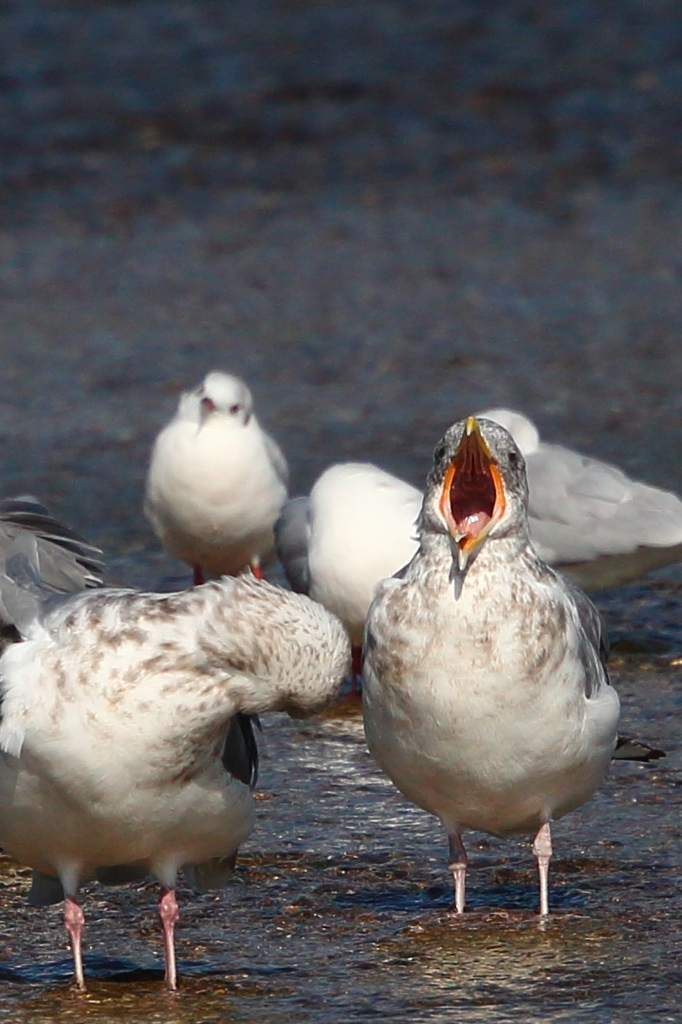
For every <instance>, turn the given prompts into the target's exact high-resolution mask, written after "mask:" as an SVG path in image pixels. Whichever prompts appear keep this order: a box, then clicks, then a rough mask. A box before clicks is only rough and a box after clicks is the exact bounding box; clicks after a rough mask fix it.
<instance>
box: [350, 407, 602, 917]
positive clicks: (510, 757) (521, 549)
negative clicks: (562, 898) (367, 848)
mask: <svg viewBox="0 0 682 1024" xmlns="http://www.w3.org/2000/svg"><path fill="white" fill-rule="evenodd" d="M527 505H528V489H527V483H526V472H525V466H524V459H523V456H522V455H521V452H520V451H519V449H518V448H517V446H516V444H515V443H514V441H513V439H512V437H511V436H510V434H509V433H508V432H507V431H506V430H505V429H504V428H502V427H501V426H499V425H498V424H497V423H493V422H492V421H490V420H485V419H482V420H480V421H477V420H476V419H475V418H474V417H469V418H468V419H467V420H465V421H462V422H460V423H457V424H455V425H454V426H453V427H451V428H450V430H448V432H447V433H446V435H445V437H444V438H443V440H442V441H441V443H440V444H439V445H438V447H437V448H436V452H435V464H434V468H433V470H432V472H431V474H430V476H429V478H428V481H427V485H426V493H425V495H424V502H423V506H422V511H421V514H420V518H419V521H418V534H419V548H418V551H417V553H416V554H415V556H414V558H413V559H412V561H411V562H410V563H409V565H408V566H407V568H406V569H405V570H404V571H403V572H402V573H400V574H399V577H400V578H393V579H387V580H384V581H383V582H382V583H380V584H379V586H378V588H377V592H376V597H375V599H374V602H373V604H372V606H371V608H370V611H369V615H368V620H367V628H366V633H365V666H364V675H363V704H364V720H365V731H366V735H367V741H368V744H369V747H370V750H371V752H372V754H373V755H374V758H375V759H376V761H377V762H378V764H379V765H380V766H381V767H382V768H383V770H384V771H385V772H386V773H387V774H388V775H389V777H390V778H391V779H392V780H393V782H394V783H395V784H396V786H397V787H398V788H399V789H400V790H401V791H402V792H403V793H404V795H405V796H406V797H407V798H408V799H410V800H412V801H413V802H414V803H416V804H418V805H419V806H420V807H423V808H424V809H425V810H427V811H429V812H431V813H432V814H435V815H436V816H437V817H438V818H439V819H440V820H441V822H442V824H443V826H444V828H445V830H446V832H447V835H448V841H449V850H450V867H451V870H452V873H453V876H454V883H455V905H456V909H457V911H458V912H460V913H461V912H462V911H463V910H464V903H465V876H466V866H467V857H466V852H465V849H464V845H463V843H462V830H463V829H467V828H469V829H476V830H480V831H483V832H488V833H492V834H495V835H500V836H504V835H508V834H513V833H529V834H532V835H533V836H534V842H533V852H534V853H535V855H536V857H537V860H538V867H539V880H540V913H541V914H542V915H546V914H547V913H548V912H549V901H548V876H549V862H550V857H551V853H552V844H551V831H550V823H551V821H553V820H554V819H556V818H559V817H561V816H562V815H564V814H566V813H568V812H569V811H571V810H573V809H574V808H576V807H579V806H580V805H581V804H582V803H584V802H585V801H586V800H588V799H589V798H590V797H591V796H592V794H593V793H594V791H595V789H596V788H597V786H598V785H599V783H600V782H601V780H602V778H603V777H604V775H605V773H606V770H607V767H608V764H609V761H610V760H611V757H612V755H613V753H614V751H615V749H616V744H617V725H618V718H619V701H618V696H617V694H616V692H615V690H614V689H613V687H612V686H611V685H610V684H609V680H608V677H607V674H606V670H605V667H604V664H603V661H602V651H603V643H602V638H601V624H600V619H599V615H598V613H597V611H596V609H595V608H594V607H593V606H592V604H591V603H590V601H589V600H588V598H586V597H585V595H584V594H582V592H580V591H578V590H577V589H576V588H575V587H574V586H573V585H572V584H571V583H570V582H568V581H567V580H566V579H564V578H563V577H562V576H560V575H558V574H557V573H556V572H554V571H553V570H552V569H551V568H549V567H548V566H547V565H545V564H544V563H543V562H542V561H541V560H540V558H539V557H538V556H537V555H536V553H535V551H534V550H533V547H532V546H531V544H530V541H529V536H528V517H527Z"/></svg>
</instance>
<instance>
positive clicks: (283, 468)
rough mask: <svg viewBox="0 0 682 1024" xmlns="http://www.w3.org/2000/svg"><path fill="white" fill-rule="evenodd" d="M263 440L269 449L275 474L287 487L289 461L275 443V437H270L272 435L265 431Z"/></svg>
mask: <svg viewBox="0 0 682 1024" xmlns="http://www.w3.org/2000/svg"><path fill="white" fill-rule="evenodd" d="M263 440H264V441H265V447H266V449H267V453H268V456H269V457H270V462H271V463H272V465H273V466H274V467H275V473H276V474H277V476H278V477H279V479H280V480H281V481H282V483H283V484H284V486H285V487H286V485H287V484H288V483H289V466H288V465H287V460H286V459H285V458H284V453H283V452H282V449H281V448H280V446H279V445H278V444H277V442H276V441H275V439H274V437H270V435H269V434H266V433H265V431H263Z"/></svg>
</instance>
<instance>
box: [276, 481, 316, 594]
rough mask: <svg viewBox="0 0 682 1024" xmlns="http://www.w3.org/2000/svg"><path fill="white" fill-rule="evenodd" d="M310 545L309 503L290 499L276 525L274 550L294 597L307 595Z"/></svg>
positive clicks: (308, 501)
mask: <svg viewBox="0 0 682 1024" xmlns="http://www.w3.org/2000/svg"><path fill="white" fill-rule="evenodd" d="M309 541H310V499H309V498H290V499H289V501H287V502H286V504H285V505H284V508H283V509H282V511H281V513H280V517H279V519H278V520H277V522H276V523H275V547H276V548H277V557H278V558H279V560H280V562H281V563H282V568H283V569H284V574H285V576H286V578H287V579H288V581H289V585H290V587H291V589H292V590H295V591H296V593H297V594H307V593H309V591H310V570H309V567H308V544H309Z"/></svg>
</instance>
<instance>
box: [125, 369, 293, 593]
mask: <svg viewBox="0 0 682 1024" xmlns="http://www.w3.org/2000/svg"><path fill="white" fill-rule="evenodd" d="M286 496H287V464H286V460H285V458H284V456H283V455H282V452H281V451H280V449H279V447H278V446H277V444H276V443H275V441H274V440H273V439H272V438H271V437H270V435H269V434H266V433H265V431H264V430H262V428H261V426H260V424H259V422H258V420H257V419H256V416H255V413H254V411H253V398H252V396H251V392H250V391H249V389H248V387H247V386H246V384H245V383H244V382H243V381H242V380H240V379H239V378H238V377H233V376H230V375H229V374H227V373H220V372H217V371H214V372H212V373H209V374H207V375H206V377H205V378H204V380H203V381H202V383H201V384H200V385H199V386H198V387H197V388H195V389H194V390H193V391H188V392H187V393H186V394H183V395H182V396H181V398H180V402H179V404H178V409H177V412H176V414H175V416H174V417H173V419H172V420H171V421H170V423H168V424H167V425H166V426H165V427H164V429H163V430H162V431H161V433H160V434H159V436H158V437H157V438H156V441H155V443H154V447H153V450H152V456H151V462H150V465H149V473H148V476H147V486H146V496H145V502H144V509H145V513H146V515H147V518H148V519H149V520H150V522H151V524H152V526H153V527H154V530H155V531H156V533H157V534H158V536H159V538H160V540H161V543H162V544H163V545H164V547H165V548H166V549H167V550H168V551H169V553H170V554H172V555H174V556H175V557H177V558H180V559H182V561H184V562H187V563H188V564H189V565H191V566H192V567H193V569H194V580H195V583H202V582H203V581H204V576H205V574H207V573H209V574H213V575H223V574H229V575H233V574H235V573H237V572H239V571H240V570H241V569H244V568H246V567H248V566H250V567H251V568H252V569H253V570H254V572H255V573H256V574H257V575H260V565H261V563H262V562H263V561H264V560H266V559H267V558H268V557H269V556H270V555H271V554H272V551H273V548H274V536H273V526H274V523H275V520H276V519H277V517H278V515H279V513H280V510H281V508H282V505H283V504H284V502H285V500H286Z"/></svg>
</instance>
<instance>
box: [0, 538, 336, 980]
mask: <svg viewBox="0 0 682 1024" xmlns="http://www.w3.org/2000/svg"><path fill="white" fill-rule="evenodd" d="M30 561H31V559H30V556H28V557H27V556H26V555H25V553H24V551H23V550H20V551H19V553H18V554H16V555H13V556H12V558H10V559H8V561H7V572H6V574H5V575H4V576H3V577H1V578H0V588H1V589H2V594H3V597H4V600H5V604H6V605H7V607H8V609H9V611H10V614H12V615H13V616H14V619H15V621H16V622H17V625H18V626H19V627H20V629H21V632H22V634H23V636H24V637H25V639H24V640H23V642H20V643H16V644H14V645H12V646H11V647H9V648H8V649H7V650H6V652H5V653H4V655H3V657H2V659H0V679H1V687H2V690H1V697H2V717H1V721H0V750H1V751H2V752H3V756H2V759H0V845H2V847H3V849H4V850H5V851H6V852H7V853H9V854H10V855H11V856H13V857H14V858H16V859H17V860H18V861H20V862H22V863H25V864H28V865H30V866H32V867H33V868H34V869H36V871H37V872H39V874H38V875H37V876H36V878H37V882H36V883H34V887H35V885H37V889H38V892H37V893H35V892H34V897H35V898H34V902H50V901H51V900H52V899H55V898H57V899H58V898H59V896H60V894H61V890H60V888H59V884H61V887H62V888H63V891H64V894H65V915H64V916H65V925H66V928H67V930H68V933H69V936H70V940H71V946H72V950H73V958H74V968H75V981H76V984H77V986H78V987H80V988H82V987H83V986H84V977H83V965H82V958H81V932H82V927H83V913H82V910H81V908H80V906H79V904H78V902H77V896H78V888H79V885H80V883H81V882H82V881H83V880H85V879H88V878H92V877H99V878H101V879H102V880H104V881H114V882H116V881H121V880H123V879H122V875H125V872H126V871H128V872H131V873H132V874H133V875H134V874H135V873H140V872H141V873H145V872H151V873H152V874H154V875H155V876H156V878H158V880H159V882H160V883H161V886H162V889H161V898H160V901H159V913H160V917H161V922H162V927H163V934H164V953H165V964H166V982H167V984H168V986H169V987H171V988H174V987H175V984H176V967H175V954H174V942H173V929H174V924H175V922H176V920H177V916H178V910H177V903H176V900H175V894H174V887H175V881H176V876H177V873H178V871H179V869H180V868H181V867H182V866H183V865H190V866H191V868H190V875H191V879H192V880H193V881H194V882H196V883H198V884H199V885H203V886H210V885H213V884H222V881H223V880H224V877H225V874H226V872H227V871H228V870H229V868H230V866H231V863H232V858H233V857H234V854H235V851H236V850H237V847H238V846H239V845H240V843H242V842H243V841H244V840H245V839H246V837H247V836H248V834H249V832H250V831H251V828H252V825H253V798H252V794H251V788H250V785H249V782H250V780H251V778H252V775H253V769H254V750H253V735H252V732H251V730H250V726H249V723H248V720H247V719H246V718H245V717H244V716H248V715H254V714H258V713H259V712H264V711H272V710H282V711H288V712H290V713H292V714H295V715H300V714H307V713H311V712H313V711H315V710H317V709H319V708H320V707H322V706H324V705H325V704H326V703H327V702H328V701H330V700H331V699H333V697H334V696H335V695H336V693H337V691H338V688H339V686H340V684H341V681H342V679H343V677H344V675H345V673H346V671H347V669H348V663H349V653H350V652H349V644H348V638H347V636H346V633H345V631H344V629H343V628H342V626H341V623H340V622H339V621H338V620H337V619H336V618H334V616H332V615H330V614H329V613H328V612H327V611H326V610H325V609H323V608H322V607H321V606H320V605H319V604H316V603H315V602H313V601H310V600H309V599H308V598H306V597H304V596H302V595H298V594H292V593H291V592H289V591H286V590H283V589H281V588H278V587H274V586H272V585H270V584H268V583H266V582H265V581H262V580H257V579H255V578H254V577H253V576H251V575H250V574H247V575H244V576H240V577H237V578H223V579H221V580H217V581H213V582H210V583H207V584H205V585H204V586H202V587H197V588H194V589H192V590H188V591H185V592H183V593H179V594H145V593H136V592H132V591H125V590H113V589H103V590H99V591H95V590H93V591H87V592H84V593H81V594H78V595H75V596H73V597H69V598H66V599H64V598H62V599H57V603H56V604H55V603H54V601H55V599H52V601H51V602H50V601H48V602H47V604H46V605H45V604H43V603H42V597H43V595H42V593H41V592H40V591H41V587H40V581H39V579H38V578H37V575H36V576H35V578H34V579H33V582H31V580H30V577H31V566H30ZM27 565H28V568H27ZM15 579H19V580H20V581H21V585H20V586H18V585H17V584H16V583H15ZM27 579H28V582H27ZM32 601H33V607H32V605H31V602H32ZM50 880H51V881H52V883H53V884H52V890H53V891H52V892H49V891H48V892H47V893H45V892H42V891H41V889H43V890H44V889H45V888H47V889H49V888H50V886H49V884H48V883H49V881H50ZM55 889H56V896H55V892H54V890H55Z"/></svg>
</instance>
